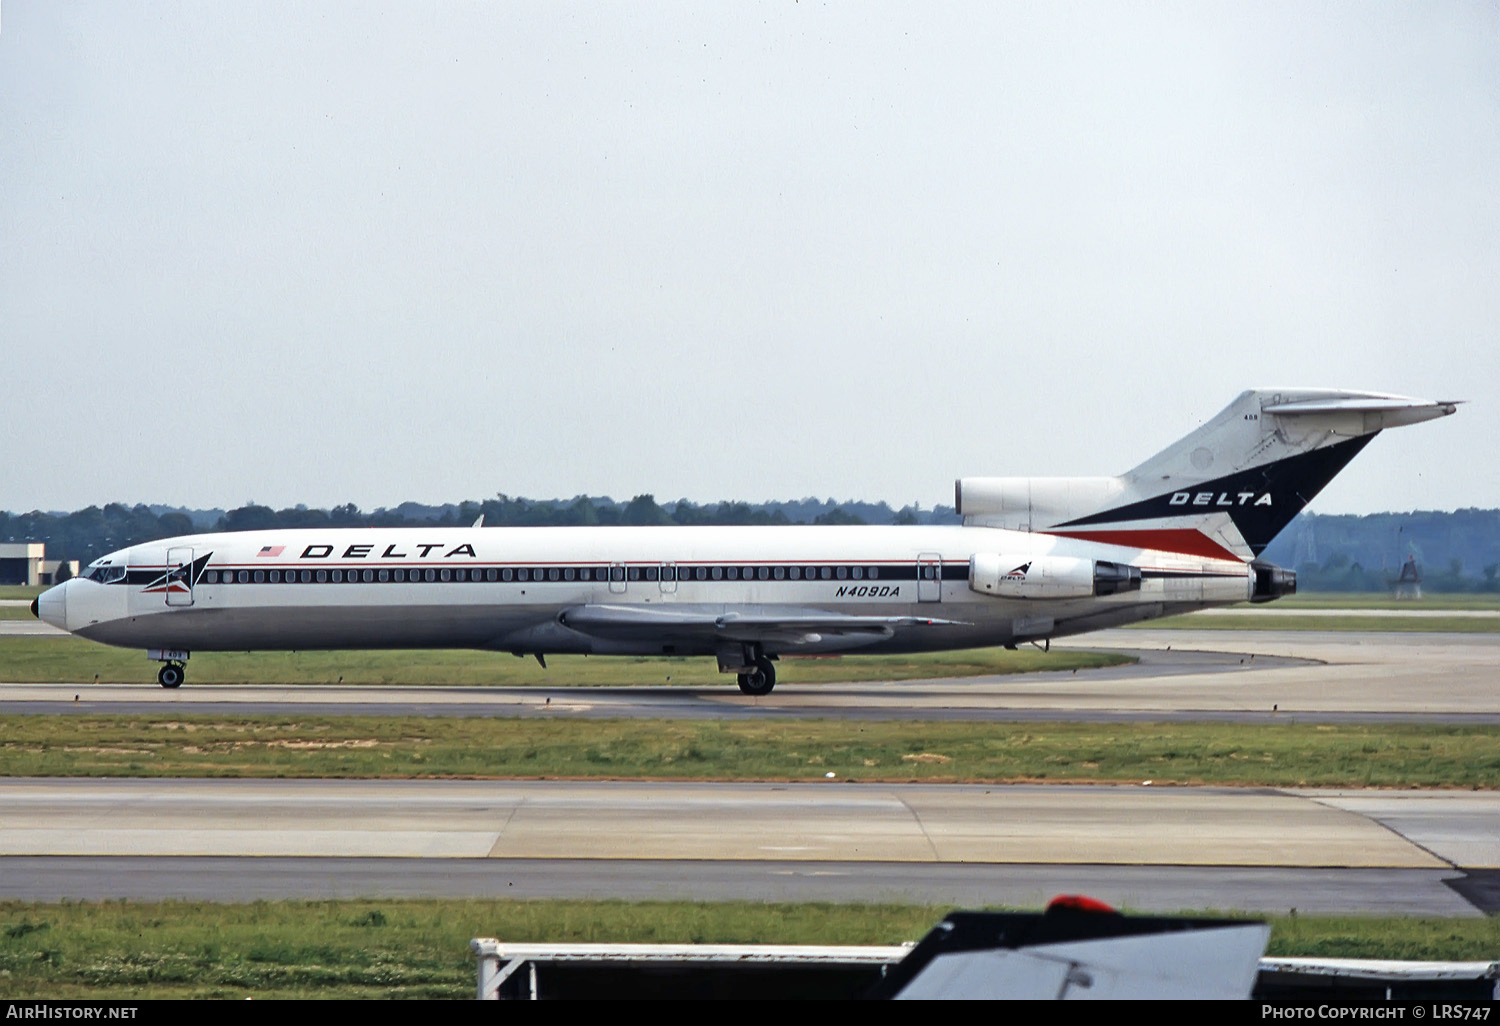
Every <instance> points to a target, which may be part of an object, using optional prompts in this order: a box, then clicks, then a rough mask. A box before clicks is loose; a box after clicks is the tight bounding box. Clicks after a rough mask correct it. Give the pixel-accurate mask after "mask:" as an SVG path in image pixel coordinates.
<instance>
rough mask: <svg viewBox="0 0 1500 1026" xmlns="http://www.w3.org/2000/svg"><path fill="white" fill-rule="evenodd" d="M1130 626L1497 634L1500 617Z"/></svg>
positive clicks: (1221, 620) (1141, 626)
mask: <svg viewBox="0 0 1500 1026" xmlns="http://www.w3.org/2000/svg"><path fill="white" fill-rule="evenodd" d="M1129 628H1130V629H1131V630H1158V631H1161V630H1180V631H1350V632H1355V633H1358V632H1367V631H1379V632H1397V633H1402V634H1408V633H1411V634H1427V633H1431V634H1497V633H1500V617H1464V616H1453V617H1447V616H1262V615H1260V614H1257V613H1254V612H1251V611H1249V610H1246V611H1245V612H1244V613H1243V614H1240V613H1238V611H1236V613H1216V614H1214V615H1213V616H1199V615H1196V614H1193V613H1188V614H1186V615H1184V616H1166V617H1163V618H1162V619H1160V620H1147V621H1145V622H1142V623H1133V624H1130V625H1129Z"/></svg>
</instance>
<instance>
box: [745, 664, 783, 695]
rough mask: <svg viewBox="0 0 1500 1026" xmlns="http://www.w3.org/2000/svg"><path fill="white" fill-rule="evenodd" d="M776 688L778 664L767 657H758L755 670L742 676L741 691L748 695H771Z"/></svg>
mask: <svg viewBox="0 0 1500 1026" xmlns="http://www.w3.org/2000/svg"><path fill="white" fill-rule="evenodd" d="M775 686H776V664H774V663H772V662H771V660H769V659H767V658H766V657H765V656H763V655H762V656H757V657H756V659H755V669H754V670H751V671H750V672H749V673H742V674H740V690H741V691H743V692H744V693H745V694H747V695H769V694H770V693H771V689H772V688H774V687H775Z"/></svg>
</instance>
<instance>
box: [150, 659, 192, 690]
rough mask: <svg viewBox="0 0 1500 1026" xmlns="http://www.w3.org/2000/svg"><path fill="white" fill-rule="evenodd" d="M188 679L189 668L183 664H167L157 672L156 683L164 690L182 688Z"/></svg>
mask: <svg viewBox="0 0 1500 1026" xmlns="http://www.w3.org/2000/svg"><path fill="white" fill-rule="evenodd" d="M186 679H187V667H185V666H183V665H182V664H181V663H165V664H163V666H162V668H161V669H160V670H157V671H156V683H158V684H160V685H161V686H162V687H164V688H180V687H182V682H183V681H184V680H186Z"/></svg>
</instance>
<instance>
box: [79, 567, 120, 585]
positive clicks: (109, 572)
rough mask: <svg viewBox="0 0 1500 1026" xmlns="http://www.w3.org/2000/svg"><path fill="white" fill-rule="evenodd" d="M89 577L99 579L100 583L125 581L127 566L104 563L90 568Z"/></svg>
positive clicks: (93, 579) (94, 579) (92, 579)
mask: <svg viewBox="0 0 1500 1026" xmlns="http://www.w3.org/2000/svg"><path fill="white" fill-rule="evenodd" d="M88 579H89V580H91V581H98V582H99V583H100V584H113V583H115V582H116V581H123V580H124V579H125V568H124V567H123V566H110V565H109V564H107V563H102V564H100V565H99V566H96V567H93V568H92V569H90V570H89V572H88Z"/></svg>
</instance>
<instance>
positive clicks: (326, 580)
mask: <svg viewBox="0 0 1500 1026" xmlns="http://www.w3.org/2000/svg"><path fill="white" fill-rule="evenodd" d="M880 572H881V571H880V567H878V566H806V567H804V566H745V567H741V566H692V567H689V566H684V567H677V566H673V565H671V564H667V565H665V566H631V567H625V566H610V567H603V566H594V567H590V566H581V567H572V566H565V567H556V566H553V567H540V566H538V567H526V566H523V567H503V568H497V567H474V568H472V569H470V568H467V567H456V568H454V567H441V568H439V567H427V568H425V569H423V568H419V567H413V568H411V569H406V568H404V567H395V568H386V567H381V568H379V569H376V568H374V567H369V568H365V569H352V568H351V569H348V570H340V569H333V570H310V569H309V570H206V571H204V573H203V577H202V579H201V580H200V581H199V583H200V584H357V583H365V584H384V583H397V584H400V583H406V584H411V583H426V582H444V581H466V582H474V583H489V582H513V581H531V582H536V581H542V582H546V581H616V582H618V581H626V580H630V581H641V580H645V581H677V580H683V581H724V580H728V581H786V580H791V581H804V580H805V581H815V580H823V581H835V580H836V581H846V580H855V581H863V580H872V581H873V580H875V579H877V578H878V577H879V576H880ZM886 572H887V574H890V573H891V571H890V570H889V568H888V569H887V571H886ZM896 576H900V575H899V574H897V575H896ZM908 576H909V575H908Z"/></svg>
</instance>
